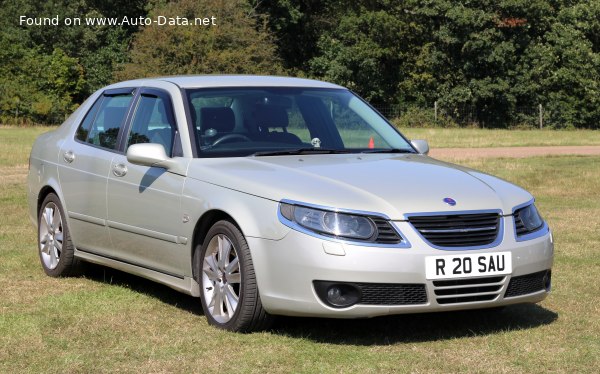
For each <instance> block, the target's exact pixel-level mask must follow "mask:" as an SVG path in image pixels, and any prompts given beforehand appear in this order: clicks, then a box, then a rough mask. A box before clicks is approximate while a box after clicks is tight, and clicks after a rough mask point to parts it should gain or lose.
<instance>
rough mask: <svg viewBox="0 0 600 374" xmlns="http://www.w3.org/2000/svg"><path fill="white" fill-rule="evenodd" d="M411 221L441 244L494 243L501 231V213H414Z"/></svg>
mask: <svg viewBox="0 0 600 374" xmlns="http://www.w3.org/2000/svg"><path fill="white" fill-rule="evenodd" d="M408 221H409V222H410V223H411V224H412V225H413V227H414V228H415V229H416V230H417V231H419V232H420V233H421V235H422V236H423V237H424V238H425V240H427V241H428V242H429V243H431V244H433V245H435V246H438V247H474V246H482V245H488V244H491V243H493V242H494V241H495V240H496V238H497V237H498V233H499V231H500V215H498V213H478V214H447V215H435V216H413V217H409V218H408Z"/></svg>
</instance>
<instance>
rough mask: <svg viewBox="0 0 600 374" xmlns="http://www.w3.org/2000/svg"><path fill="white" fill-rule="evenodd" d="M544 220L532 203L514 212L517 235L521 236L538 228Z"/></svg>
mask: <svg viewBox="0 0 600 374" xmlns="http://www.w3.org/2000/svg"><path fill="white" fill-rule="evenodd" d="M543 225H544V220H543V219H542V217H541V216H540V213H539V212H538V210H537V209H536V207H535V205H534V204H531V205H528V206H526V207H525V208H521V209H519V210H517V211H516V212H515V226H516V228H517V236H522V235H526V234H529V233H531V232H534V231H536V230H538V229H540V228H541V227H542V226H543Z"/></svg>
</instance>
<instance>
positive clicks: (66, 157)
mask: <svg viewBox="0 0 600 374" xmlns="http://www.w3.org/2000/svg"><path fill="white" fill-rule="evenodd" d="M63 159H64V160H65V161H66V162H67V163H69V164H70V163H71V162H73V161H75V153H73V151H66V152H65V153H64V154H63Z"/></svg>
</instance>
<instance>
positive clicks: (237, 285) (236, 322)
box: [196, 221, 272, 332]
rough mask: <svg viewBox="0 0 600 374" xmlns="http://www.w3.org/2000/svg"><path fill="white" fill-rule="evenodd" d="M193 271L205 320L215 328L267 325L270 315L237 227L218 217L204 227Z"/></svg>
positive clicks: (252, 328)
mask: <svg viewBox="0 0 600 374" xmlns="http://www.w3.org/2000/svg"><path fill="white" fill-rule="evenodd" d="M199 259H200V261H198V262H199V264H198V266H199V269H197V272H196V274H197V275H198V278H199V279H198V283H199V284H200V287H201V288H202V290H201V292H200V299H201V302H202V309H203V310H204V315H205V316H206V318H207V319H208V322H209V323H210V324H211V325H213V326H217V327H219V328H222V329H225V330H230V331H238V332H251V331H259V330H264V329H266V328H268V327H269V326H270V324H271V321H272V317H271V316H270V315H269V314H268V313H267V312H265V310H264V309H263V307H262V303H261V301H260V296H259V294H258V286H257V284H256V276H255V273H254V266H253V265H252V257H251V255H250V248H249V247H248V243H247V242H246V239H245V238H244V235H243V234H242V233H241V231H240V230H239V229H238V228H237V227H236V226H235V225H234V224H232V223H231V222H229V221H219V222H217V223H215V224H214V226H213V227H211V229H210V230H209V231H208V234H207V235H206V239H205V240H204V244H203V245H202V247H201V249H200V257H199Z"/></svg>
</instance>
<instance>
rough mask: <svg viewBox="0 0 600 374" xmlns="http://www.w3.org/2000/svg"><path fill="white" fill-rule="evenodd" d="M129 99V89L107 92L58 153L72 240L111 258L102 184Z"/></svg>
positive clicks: (114, 150) (131, 90)
mask: <svg viewBox="0 0 600 374" xmlns="http://www.w3.org/2000/svg"><path fill="white" fill-rule="evenodd" d="M133 97H134V89H131V88H127V89H118V90H107V91H105V92H104V93H103V94H102V95H101V96H100V97H99V98H98V99H97V100H96V102H95V103H94V105H93V106H92V107H91V109H90V110H89V111H88V113H87V114H86V116H85V117H84V119H83V121H82V122H81V124H80V126H79V128H78V129H77V132H76V134H75V138H74V139H69V140H67V141H65V143H63V146H62V148H61V155H60V159H59V167H58V173H59V178H60V184H61V188H62V191H63V197H64V200H65V201H64V203H65V208H66V210H67V215H68V216H69V225H70V227H69V228H70V230H71V236H72V238H73V240H74V243H75V245H76V247H77V249H79V250H83V251H89V252H92V253H96V254H100V255H110V254H111V253H112V245H111V241H110V238H109V233H108V228H107V222H106V218H107V215H106V185H107V178H108V173H109V171H110V166H111V163H112V160H113V158H114V157H115V155H117V153H118V151H117V150H118V148H119V142H120V139H121V137H122V136H123V134H122V133H123V129H124V126H123V125H124V123H125V118H126V116H127V113H128V111H129V106H130V104H131V102H132V99H133Z"/></svg>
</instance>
